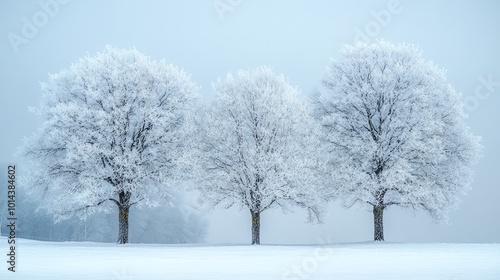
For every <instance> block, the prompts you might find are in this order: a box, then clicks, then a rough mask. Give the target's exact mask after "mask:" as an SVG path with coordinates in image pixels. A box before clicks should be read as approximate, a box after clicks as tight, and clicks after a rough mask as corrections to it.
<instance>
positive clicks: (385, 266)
mask: <svg viewBox="0 0 500 280" xmlns="http://www.w3.org/2000/svg"><path fill="white" fill-rule="evenodd" d="M0 242H1V247H0V248H1V250H2V252H1V254H2V255H3V256H4V257H3V259H5V258H6V257H5V256H6V253H8V252H6V251H7V246H6V245H7V240H6V239H5V238H4V237H2V238H1V239H0ZM17 242H18V243H19V244H18V247H17V267H16V269H17V272H15V273H12V272H9V271H8V270H7V266H8V264H6V262H5V261H2V265H1V270H0V279H2V280H4V279H51V280H53V279H64V280H73V279H107V280H110V279H111V280H125V279H141V280H143V279H203V280H207V279H223V280H226V279H227V280H233V279H234V280H241V279H256V280H263V279H273V280H276V279H293V280H297V279H384V280H387V279H398V280H400V279H467V280H469V279H500V244H398V243H372V242H369V243H355V244H328V245H307V246H281V245H261V246H246V245H242V246H237V245H220V246H215V245H198V244H196V245H143V244H131V245H116V244H101V243H90V242H83V243H74V242H64V243H54V242H39V241H31V240H23V239H18V240H17ZM4 251H5V252H4Z"/></svg>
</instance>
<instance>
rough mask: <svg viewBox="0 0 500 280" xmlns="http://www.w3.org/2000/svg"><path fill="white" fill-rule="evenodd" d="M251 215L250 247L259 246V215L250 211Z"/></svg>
mask: <svg viewBox="0 0 500 280" xmlns="http://www.w3.org/2000/svg"><path fill="white" fill-rule="evenodd" d="M250 214H251V215H252V245H254V244H255V245H259V244H260V213H259V212H258V211H252V210H250Z"/></svg>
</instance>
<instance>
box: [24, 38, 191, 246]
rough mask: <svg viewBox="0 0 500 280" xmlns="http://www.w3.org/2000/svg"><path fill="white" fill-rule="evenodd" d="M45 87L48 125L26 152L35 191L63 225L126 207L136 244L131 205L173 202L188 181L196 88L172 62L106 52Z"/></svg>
mask: <svg viewBox="0 0 500 280" xmlns="http://www.w3.org/2000/svg"><path fill="white" fill-rule="evenodd" d="M42 90H43V96H42V101H41V104H40V106H39V107H37V108H35V109H34V111H35V112H36V113H38V114H39V115H40V116H41V117H42V118H43V119H44V123H43V125H42V127H41V128H40V129H39V131H38V132H37V133H36V134H35V135H33V136H32V137H30V138H28V139H26V141H25V144H24V146H23V147H22V148H21V154H22V155H25V156H27V157H28V158H29V159H31V160H32V162H33V164H34V168H33V169H32V172H31V174H29V176H28V180H27V185H29V186H30V187H31V188H32V193H33V194H35V195H39V196H40V197H41V198H42V199H43V202H42V204H41V205H40V208H41V209H44V210H46V211H47V212H49V213H52V214H54V215H55V216H56V218H57V219H59V220H60V219H65V218H69V217H71V216H73V215H74V214H79V215H81V216H87V215H90V214H92V213H94V212H96V211H109V209H110V207H112V206H113V205H114V206H116V207H118V210H119V211H118V219H119V233H118V241H117V242H118V243H121V244H123V243H127V242H128V217H129V210H130V207H131V206H133V205H139V206H140V205H147V206H156V205H158V202H159V199H162V198H165V199H167V200H168V199H170V198H171V196H172V190H174V189H175V187H176V186H177V185H178V181H179V180H180V179H182V174H184V170H185V169H186V166H187V162H188V161H189V154H188V150H187V149H186V148H185V146H186V145H184V141H186V139H187V137H189V135H190V131H191V130H192V128H193V126H192V124H193V122H192V118H190V117H189V109H190V108H191V107H192V104H193V102H194V99H195V97H196V94H197V93H196V92H197V86H196V85H195V84H194V83H193V82H191V81H190V78H189V76H188V75H187V74H186V73H185V72H184V71H181V70H179V69H177V68H176V67H174V66H172V65H168V64H166V63H165V62H164V61H161V62H158V61H155V60H153V59H151V58H149V57H147V56H145V55H144V54H141V53H139V52H138V51H137V50H135V49H132V50H119V49H114V48H112V47H107V48H106V50H105V52H103V53H99V54H97V55H95V56H93V57H90V56H86V57H84V58H82V59H80V60H79V61H78V63H76V64H73V65H72V66H71V68H70V69H69V70H62V71H61V72H59V73H57V74H53V75H50V77H49V81H48V83H45V84H43V85H42Z"/></svg>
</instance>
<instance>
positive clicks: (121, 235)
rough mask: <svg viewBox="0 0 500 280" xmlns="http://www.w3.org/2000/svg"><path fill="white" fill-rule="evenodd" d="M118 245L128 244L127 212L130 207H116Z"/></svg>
mask: <svg viewBox="0 0 500 280" xmlns="http://www.w3.org/2000/svg"><path fill="white" fill-rule="evenodd" d="M118 209H119V211H118V241H116V243H118V244H126V243H128V212H129V209H130V206H119V207H118Z"/></svg>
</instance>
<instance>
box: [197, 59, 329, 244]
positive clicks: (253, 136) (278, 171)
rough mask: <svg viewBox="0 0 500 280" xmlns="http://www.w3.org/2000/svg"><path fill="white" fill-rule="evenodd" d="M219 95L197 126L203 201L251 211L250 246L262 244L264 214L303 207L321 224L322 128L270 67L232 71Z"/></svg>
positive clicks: (218, 85)
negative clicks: (319, 200) (319, 190)
mask: <svg viewBox="0 0 500 280" xmlns="http://www.w3.org/2000/svg"><path fill="white" fill-rule="evenodd" d="M214 90H215V92H216V100H215V101H214V102H213V104H211V106H209V107H208V108H207V109H206V110H205V111H204V112H203V114H201V116H200V122H201V123H200V125H199V141H200V142H199V144H200V147H199V151H200V155H199V159H200V171H201V172H200V177H199V186H200V190H201V192H202V193H203V194H204V195H205V199H207V200H209V201H211V202H212V203H213V204H214V205H221V206H223V207H226V208H229V207H231V206H233V205H237V206H240V207H242V208H248V209H249V211H250V214H251V231H252V244H260V214H261V213H262V212H264V211H266V210H268V209H270V208H273V207H277V208H281V209H282V210H283V211H287V210H289V209H290V207H292V206H299V207H303V208H305V209H307V210H309V218H310V219H311V220H312V219H313V218H317V217H318V216H319V214H320V210H319V209H318V207H317V189H318V186H320V184H321V183H322V181H321V176H320V174H321V171H322V170H323V165H322V161H321V160H320V159H321V154H322V153H321V149H320V147H321V145H320V138H319V137H318V135H319V132H320V127H319V125H318V124H317V123H316V122H315V120H314V118H312V116H311V114H310V110H309V107H308V106H307V105H306V104H305V103H304V102H303V101H302V100H300V99H299V97H298V90H297V89H296V88H295V87H292V86H290V85H289V84H288V82H287V81H286V79H285V78H284V76H283V75H276V74H274V73H273V72H272V70H271V69H269V68H266V67H262V68H258V69H256V70H253V71H250V70H249V71H243V70H240V71H239V72H238V75H237V76H236V77H233V75H232V74H231V73H230V74H228V75H227V77H226V79H225V80H221V79H219V81H218V82H217V83H215V84H214Z"/></svg>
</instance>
